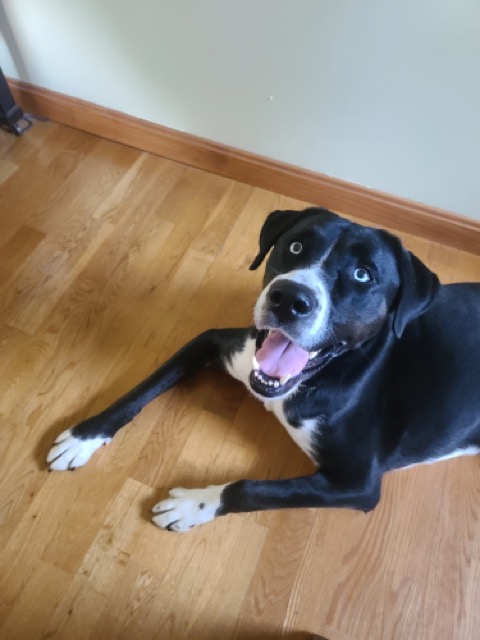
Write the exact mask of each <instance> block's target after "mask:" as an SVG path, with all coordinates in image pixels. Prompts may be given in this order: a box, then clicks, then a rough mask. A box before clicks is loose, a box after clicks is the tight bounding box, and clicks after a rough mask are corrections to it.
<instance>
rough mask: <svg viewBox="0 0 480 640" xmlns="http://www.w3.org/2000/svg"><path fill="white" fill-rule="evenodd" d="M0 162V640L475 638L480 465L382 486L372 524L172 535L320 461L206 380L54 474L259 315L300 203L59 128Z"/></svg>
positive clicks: (454, 257)
mask: <svg viewBox="0 0 480 640" xmlns="http://www.w3.org/2000/svg"><path fill="white" fill-rule="evenodd" d="M0 160H1V161H2V162H3V165H2V166H4V167H8V168H9V169H8V171H7V172H6V173H4V174H3V178H4V179H3V181H1V183H0V247H1V255H2V260H1V261H0V290H1V295H0V383H1V389H2V402H1V404H0V421H1V425H0V426H1V428H0V456H1V463H2V464H1V465H0V637H2V638H8V639H9V640H24V639H26V638H28V639H29V640H37V639H38V640H40V639H43V638H49V639H60V638H62V639H63V638H65V639H66V640H71V639H76V638H79V639H80V638H82V640H83V639H87V640H88V639H91V640H97V639H99V638H109V639H110V638H125V639H128V640H130V639H131V638H137V637H141V638H145V639H152V640H153V639H155V640H158V638H162V639H163V638H165V639H167V640H170V639H171V640H184V639H185V638H195V639H200V640H202V639H204V640H207V639H208V640H210V639H212V638H213V639H215V638H219V639H222V640H223V639H224V638H233V639H238V640H247V639H248V640H253V639H258V640H260V639H264V638H271V639H272V640H275V639H278V638H280V637H285V638H290V639H291V640H294V639H295V640H297V639H298V640H307V639H310V638H311V637H312V634H314V633H315V634H317V635H319V636H322V637H324V638H328V640H385V639H386V638H388V639H389V640H390V639H392V640H410V639H411V640H473V639H474V638H475V639H476V638H477V636H478V629H479V628H480V613H479V612H480V609H479V607H478V598H479V595H480V592H479V589H480V587H479V584H480V582H479V581H480V536H479V518H480V469H479V464H478V459H477V458H470V459H468V458H465V459H456V460H451V461H448V462H443V463H439V464H437V465H434V466H431V467H427V466H426V467H423V468H422V467H418V468H414V469H411V470H408V471H403V472H397V473H393V474H391V475H389V476H387V477H386V479H385V481H384V487H383V497H382V501H381V503H380V505H379V507H378V508H377V509H375V511H374V512H372V513H371V514H369V515H365V514H363V513H357V512H350V511H343V510H325V511H314V510H302V511H298V512H296V511H290V512H278V513H275V512H269V513H258V514H243V515H232V516H228V517H226V518H221V519H219V520H217V521H216V522H214V523H212V524H210V525H206V526H204V527H203V528H199V529H198V530H196V531H194V532H192V533H189V534H184V535H177V534H173V533H168V532H163V531H161V530H159V529H157V528H156V527H154V526H153V525H152V524H151V523H150V519H149V509H150V508H151V507H152V505H153V504H154V503H155V502H156V501H158V499H159V497H161V496H164V495H165V492H166V490H167V488H168V487H170V486H175V485H180V484H186V485H187V486H195V485H197V484H204V483H215V482H224V481H227V480H233V479H236V478H239V477H257V478H276V477H282V476H283V477H286V476H293V475H298V474H303V473H308V472H309V471H310V470H311V463H310V462H309V460H308V459H306V457H305V456H304V455H303V454H302V452H301V451H300V450H299V449H297V448H296V447H295V445H294V444H293V443H292V442H291V441H290V440H289V437H288V435H287V434H286V432H285V431H284V430H283V428H282V427H281V426H280V425H279V424H278V423H277V421H276V420H275V418H274V416H272V415H271V414H268V413H266V412H265V411H264V409H263V408H262V406H261V405H260V404H259V403H258V402H256V401H255V400H254V399H253V398H252V397H250V396H249V395H248V394H247V393H246V392H245V390H244V389H243V388H242V387H241V386H240V385H238V384H237V383H236V382H235V381H234V380H231V379H229V378H227V377H225V376H223V375H221V374H219V373H214V372H212V373H206V374H205V375H203V376H202V377H199V378H198V379H197V380H194V381H191V382H188V383H186V384H183V385H181V386H179V387H177V388H176V389H174V390H172V391H171V392H170V393H168V394H166V395H165V396H163V397H161V398H159V399H158V400H156V401H155V402H153V403H152V404H151V405H150V406H149V407H147V408H146V409H145V410H144V411H143V412H142V414H141V415H140V416H138V417H137V418H136V420H135V421H134V423H133V424H132V425H130V426H129V427H127V428H126V429H125V430H124V431H123V432H121V433H120V434H119V435H118V437H117V438H115V441H114V442H113V443H112V444H111V445H110V446H109V447H105V448H103V449H102V450H101V451H99V452H97V454H96V455H95V456H94V458H93V459H92V460H91V461H90V463H89V464H88V466H86V467H85V468H83V469H81V470H78V471H76V472H75V473H64V474H58V473H52V474H49V473H47V472H46V468H45V465H44V458H45V455H46V452H47V450H48V448H49V446H50V444H51V441H52V439H53V438H54V436H55V435H56V434H57V433H58V432H59V431H61V430H63V429H64V428H66V427H67V426H69V425H70V424H72V423H74V422H76V421H78V420H80V419H81V418H83V417H85V416H87V415H88V414H91V413H93V412H95V411H98V410H100V409H101V408H103V407H105V406H106V405H107V404H108V403H110V402H112V401H113V400H114V399H115V398H116V397H117V396H118V395H119V394H121V393H123V392H125V391H126V390H127V389H129V388H130V387H132V386H133V385H134V384H136V383H137V382H138V381H139V380H141V379H142V378H143V377H144V376H145V375H147V374H148V373H149V372H150V371H151V370H152V369H153V368H154V367H155V366H156V365H157V364H159V363H160V362H161V361H162V360H163V359H165V358H166V357H167V356H168V355H170V354H171V353H172V352H173V351H174V350H175V349H177V348H178V347H180V346H181V345H182V344H183V343H184V342H185V341H186V340H188V339H189V338H191V337H193V336H194V335H195V334H197V333H198V332H199V331H201V330H203V329H206V328H208V327H211V326H215V325H216V326H236V325H246V324H248V323H249V322H250V318H251V313H252V306H253V303H254V301H255V298H256V295H257V293H258V291H259V289H260V283H261V277H262V276H261V273H252V272H250V271H249V270H248V264H249V263H250V261H251V259H252V257H253V256H254V255H255V253H256V245H257V236H258V232H259V229H260V227H261V224H262V222H263V220H264V218H265V215H266V214H267V213H268V212H269V211H270V210H272V209H275V208H278V207H295V208H301V207H304V206H306V204H308V203H306V202H303V201H298V200H295V199H292V198H290V197H287V196H282V195H279V194H278V193H272V192H269V191H265V190H262V189H258V188H255V187H253V186H250V185H247V184H242V183H239V182H234V181H232V180H230V179H228V178H226V177H223V176H221V175H216V174H212V173H204V172H202V171H200V170H198V169H195V168H192V167H187V166H185V165H182V164H177V163H175V162H171V161H169V160H165V159H164V158H160V157H157V156H154V155H150V154H149V153H146V152H144V151H138V150H136V149H133V148H129V147H124V146H122V145H119V144H116V143H113V142H110V141H107V140H104V139H99V138H96V137H94V136H92V135H89V134H86V133H82V132H79V131H75V130H73V129H68V128H66V127H64V126H61V125H57V124H53V123H41V124H36V125H35V127H34V128H33V129H32V130H31V131H29V133H28V134H27V135H26V136H24V137H23V138H19V139H16V138H14V137H13V136H8V134H6V133H4V132H0ZM0 164H1V163H0ZM402 238H403V240H404V241H405V243H406V245H407V246H408V247H409V248H411V249H412V250H414V251H415V252H416V253H417V254H418V255H419V256H420V257H421V258H422V259H424V260H425V261H426V262H427V263H428V264H429V265H430V266H432V268H434V269H435V270H436V271H437V272H438V273H439V274H440V276H441V278H442V280H443V281H444V282H451V281H455V280H480V257H478V256H475V255H473V254H472V253H466V252H462V251H459V250H457V249H454V248H452V247H448V246H444V245H441V244H436V243H433V242H429V241H426V240H425V239H422V238H420V237H415V236H411V235H406V234H402Z"/></svg>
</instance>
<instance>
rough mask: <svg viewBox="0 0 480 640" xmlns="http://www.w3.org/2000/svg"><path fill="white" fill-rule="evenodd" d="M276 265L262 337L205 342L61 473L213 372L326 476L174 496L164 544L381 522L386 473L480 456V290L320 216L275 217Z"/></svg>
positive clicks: (92, 433)
mask: <svg viewBox="0 0 480 640" xmlns="http://www.w3.org/2000/svg"><path fill="white" fill-rule="evenodd" d="M270 249H272V251H271V254H270V256H269V258H268V261H267V264H266V271H265V278H264V288H263V291H262V292H261V294H260V297H259V298H258V300H257V303H256V305H255V314H254V319H255V326H254V327H253V328H248V329H212V330H210V331H207V332H205V333H203V334H201V335H199V336H198V337H197V338H195V339H194V340H192V341H191V342H190V343H188V344H187V345H186V346H184V347H183V348H182V349H180V351H178V352H177V353H176V354H175V355H174V356H173V357H172V358H170V360H168V361H167V362H166V363H165V364H163V365H162V366H161V367H160V368H159V369H158V370H157V371H155V372H154V373H153V374H152V375H151V376H150V377H149V378H147V379H146V380H145V381H144V382H142V383H141V384H139V385H138V386H137V387H136V388H135V389H133V390H132V391H130V392H129V393H127V394H126V395H125V396H124V397H122V398H120V400H118V401H117V402H115V403H114V404H113V405H112V406H111V407H109V408H108V409H106V410H105V411H103V412H102V413H100V414H99V415H96V416H94V417H92V418H89V419H88V420H85V421H84V422H82V423H80V424H78V425H76V426H75V427H73V428H71V429H68V430H67V431H65V432H64V433H62V434H61V435H60V436H59V437H58V438H57V440H56V442H55V444H54V446H53V448H52V449H51V451H50V453H49V455H48V458H47V462H48V463H49V465H50V469H51V470H64V469H74V468H76V467H79V466H81V465H83V464H85V463H86V462H87V460H88V459H89V458H90V456H91V455H92V453H93V452H94V451H95V450H96V449H97V448H98V447H100V446H101V445H103V444H106V443H107V442H110V440H111V439H112V438H113V436H114V435H115V434H116V432H117V431H118V430H119V429H121V428H122V427H123V426H124V425H126V424H127V423H128V422H130V421H131V420H132V419H133V418H134V417H135V416H136V415H137V414H138V413H139V412H140V411H141V410H142V408H143V407H144V406H145V405H146V404H147V403H148V402H150V401H151V400H153V398H155V397H156V396H158V395H159V394H161V393H163V392H164V391H167V389H169V388H170V387H172V386H173V385H174V384H176V383H177V382H179V381H180V380H182V379H183V378H185V377H187V376H190V375H192V374H194V373H196V372H197V371H200V370H201V369H202V368H203V367H205V366H206V365H219V366H220V367H222V368H223V369H225V370H226V371H227V372H228V373H230V375H232V376H233V377H234V378H237V379H238V380H241V381H242V382H243V383H244V384H245V385H246V387H247V389H248V390H249V391H250V392H251V393H253V395H254V396H256V397H257V398H258V399H259V400H261V401H262V402H263V403H264V405H265V407H266V408H267V409H268V410H270V411H273V412H274V413H275V415H276V416H277V417H278V419H279V421H280V422H281V423H282V424H283V425H284V426H285V427H286V429H287V430H288V432H289V434H290V435H291V436H292V438H293V439H294V440H295V442H296V443H297V444H298V445H299V446H300V447H301V448H302V449H303V451H305V453H307V454H308V455H309V456H310V457H311V459H312V460H313V461H314V462H315V464H316V466H317V471H316V472H315V473H313V474H312V475H309V476H305V477H300V478H293V479H286V480H265V481H256V480H240V481H236V482H231V483H229V484H225V485H221V486H210V487H207V488H205V489H173V490H172V491H170V497H169V498H167V499H166V500H163V501H162V502H160V503H159V504H157V505H156V506H155V507H154V509H153V513H154V514H155V515H154V518H153V521H154V522H155V524H157V525H158V526H159V527H162V528H164V529H169V530H174V531H186V530H188V529H191V528H192V527H194V526H195V525H198V524H201V523H204V522H207V521H209V520H212V519H213V518H215V517H217V516H221V515H225V514H227V513H231V512H245V511H255V510H261V509H281V508H292V507H348V508H353V509H361V510H364V511H369V510H370V509H373V508H374V507H375V505H376V504H377V503H378V501H379V498H380V488H381V482H382V476H383V474H384V473H385V472H387V471H390V470H392V469H398V468H401V467H407V466H410V465H414V464H418V463H421V462H433V461H435V460H441V459H444V458H449V457H454V456H459V455H466V454H473V453H477V452H479V451H480V338H479V335H480V283H475V284H467V283H463V284H452V285H444V286H441V285H440V283H439V281H438V278H437V277H436V275H434V274H433V273H432V272H431V271H429V269H427V267H426V266H425V265H424V264H423V263H422V262H420V260H418V258H416V257H415V256H414V255H412V254H411V253H409V252H408V251H406V250H405V249H404V248H403V247H402V245H401V244H400V241H399V240H398V239H397V238H395V237H394V236H392V235H390V234H389V233H387V232H386V231H381V230H378V229H372V228H368V227H363V226H360V225H357V224H353V223H351V222H349V221H347V220H345V219H343V218H341V217H339V216H337V215H335V214H334V213H332V212H330V211H327V210H325V209H319V208H310V209H306V210H305V211H302V212H295V211H274V212H273V213H271V214H270V215H269V216H268V218H267V220H266V222H265V224H264V225H263V228H262V230H261V234H260V252H259V254H258V255H257V257H256V258H255V260H254V262H253V264H252V266H251V269H257V268H258V267H259V266H260V264H261V263H262V261H263V260H264V258H265V257H266V256H267V254H268V253H269V251H270Z"/></svg>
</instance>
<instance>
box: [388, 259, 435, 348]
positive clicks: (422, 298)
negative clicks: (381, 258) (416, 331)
mask: <svg viewBox="0 0 480 640" xmlns="http://www.w3.org/2000/svg"><path fill="white" fill-rule="evenodd" d="M399 262H400V264H399V271H400V289H399V294H398V297H397V304H396V308H395V311H394V316H393V332H394V334H395V335H396V337H397V338H400V336H401V335H402V333H403V332H404V330H405V327H406V326H407V324H408V323H409V322H410V320H413V318H416V317H418V316H420V315H421V314H422V313H423V312H424V311H426V310H427V308H428V307H429V306H430V304H431V303H432V302H433V300H434V298H435V296H436V295H437V293H438V290H439V288H440V282H439V280H438V277H437V276H436V275H435V274H434V273H433V272H432V271H430V269H429V268H428V267H426V266H425V265H424V264H423V262H422V261H421V260H419V259H418V258H417V257H416V256H414V255H413V253H410V251H407V250H406V249H404V248H403V247H402V249H401V254H400V260H399Z"/></svg>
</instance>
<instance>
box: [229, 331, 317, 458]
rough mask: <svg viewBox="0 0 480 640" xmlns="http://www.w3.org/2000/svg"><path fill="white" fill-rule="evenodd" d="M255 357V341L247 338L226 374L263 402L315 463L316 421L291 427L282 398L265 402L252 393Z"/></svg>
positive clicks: (233, 357) (265, 400)
mask: <svg viewBox="0 0 480 640" xmlns="http://www.w3.org/2000/svg"><path fill="white" fill-rule="evenodd" d="M254 355H255V340H254V338H249V339H248V340H247V342H246V344H245V347H244V348H243V349H242V351H239V352H238V353H236V354H235V355H233V356H232V358H231V362H230V363H228V362H227V364H226V368H227V371H228V373H229V374H230V375H231V376H232V377H233V378H236V379H237V380H240V382H243V384H244V385H245V386H246V387H247V389H248V390H249V391H250V393H252V394H253V395H254V396H255V397H256V398H257V399H258V400H260V401H261V402H263V404H264V406H265V409H267V411H272V412H273V413H274V414H275V415H276V417H277V418H278V420H279V422H280V423H281V424H282V425H283V426H284V427H285V429H286V430H287V431H288V433H289V435H290V437H291V438H292V439H293V440H294V441H295V443H296V444H297V445H298V446H299V447H300V449H301V450H302V451H303V452H304V453H306V454H307V456H308V457H309V458H310V459H311V460H313V461H314V462H315V460H314V459H313V434H314V432H315V430H316V428H317V424H318V423H317V421H316V420H305V421H304V422H303V423H302V425H301V426H300V427H292V425H291V424H289V422H288V420H287V417H286V415H285V411H284V403H285V399H284V398H279V399H278V400H267V399H266V398H264V397H262V396H259V395H257V394H256V393H254V392H253V391H252V389H251V387H250V384H249V378H250V373H251V371H252V357H253V356H254Z"/></svg>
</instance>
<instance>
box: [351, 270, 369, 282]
mask: <svg viewBox="0 0 480 640" xmlns="http://www.w3.org/2000/svg"><path fill="white" fill-rule="evenodd" d="M353 277H354V278H355V280H357V281H358V282H370V281H371V279H372V276H371V274H370V271H368V269H363V268H362V267H359V268H358V269H355V271H354V272H353Z"/></svg>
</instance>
